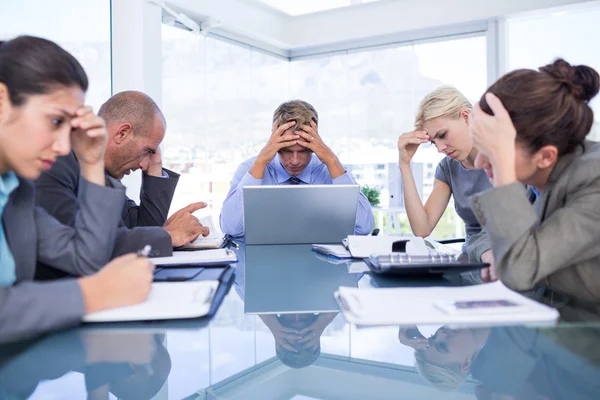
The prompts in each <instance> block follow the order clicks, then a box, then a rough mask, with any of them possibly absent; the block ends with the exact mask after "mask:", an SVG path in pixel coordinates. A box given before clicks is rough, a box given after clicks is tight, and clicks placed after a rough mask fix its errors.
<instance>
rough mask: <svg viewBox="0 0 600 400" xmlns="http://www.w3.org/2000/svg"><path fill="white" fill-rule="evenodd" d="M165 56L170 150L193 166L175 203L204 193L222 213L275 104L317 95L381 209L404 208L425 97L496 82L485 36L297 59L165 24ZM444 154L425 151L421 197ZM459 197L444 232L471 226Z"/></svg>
mask: <svg viewBox="0 0 600 400" xmlns="http://www.w3.org/2000/svg"><path fill="white" fill-rule="evenodd" d="M163 58H164V62H163V108H164V111H165V115H166V118H167V121H168V129H167V136H166V139H165V145H164V149H165V150H164V154H165V162H166V165H167V166H168V167H171V168H173V169H175V170H177V171H179V172H182V173H183V176H182V178H181V179H182V183H183V184H180V185H179V189H178V192H177V194H176V198H175V200H174V204H173V207H172V211H174V210H176V209H178V208H180V207H182V206H184V205H186V204H187V203H190V202H192V201H198V200H204V201H208V202H209V203H210V204H211V206H212V213H213V214H214V215H215V216H218V214H219V212H220V208H221V205H222V202H223V200H224V198H225V196H226V194H227V191H228V190H229V182H230V180H231V178H232V176H233V174H234V172H235V170H236V168H237V166H238V165H239V164H240V162H242V161H244V160H245V159H248V158H250V157H253V156H255V155H257V154H258V152H259V151H260V149H261V148H262V146H263V145H264V144H265V143H266V141H267V139H268V136H269V133H270V129H271V115H272V113H273V111H274V109H275V108H276V107H277V105H278V104H279V103H281V102H283V101H286V100H288V99H290V98H299V99H303V100H306V101H308V102H310V103H312V104H313V105H314V106H315V107H316V109H317V111H318V112H319V119H320V123H319V130H320V132H321V134H322V137H323V139H324V140H325V142H326V143H327V144H328V145H329V146H330V147H331V148H332V149H333V151H334V152H335V153H336V154H337V155H338V157H339V158H340V159H341V161H342V162H343V163H344V164H345V165H347V166H348V167H349V170H350V171H352V173H353V174H354V175H355V177H356V180H357V181H358V183H360V184H363V185H364V184H368V185H371V186H375V187H377V188H378V189H379V190H381V206H382V208H384V210H380V211H376V212H377V213H380V214H383V213H388V214H389V213H394V212H396V211H398V210H399V209H400V205H398V204H396V203H395V202H396V199H397V198H398V196H395V197H393V196H394V195H396V191H397V190H398V187H399V185H398V180H399V174H398V171H397V170H398V166H397V162H398V152H397V148H396V142H397V139H398V135H400V134H401V133H403V132H406V131H409V130H412V129H413V123H414V115H415V113H416V107H417V105H418V103H419V101H420V100H421V98H422V97H423V96H424V95H425V94H427V93H428V92H429V91H431V90H433V89H435V88H436V87H438V86H440V85H443V84H446V85H454V86H456V87H457V88H458V89H459V90H461V91H463V92H464V93H465V95H466V96H467V97H468V98H469V99H471V100H476V99H477V98H478V97H479V96H480V95H481V93H482V92H483V91H484V90H485V87H486V83H487V82H486V76H487V75H486V71H487V70H486V38H485V37H484V36H478V37H460V38H454V39H451V40H444V41H437V42H426V43H419V44H414V45H408V46H399V47H390V48H382V49H372V50H365V51H360V52H346V53H344V54H335V55H326V56H320V57H315V58H309V59H304V60H292V61H287V60H282V59H279V58H276V57H274V56H271V55H267V54H264V53H262V52H259V51H257V50H255V49H253V48H251V47H246V46H243V45H239V44H236V43H229V42H226V41H222V40H217V39H213V38H204V37H201V36H196V35H192V34H190V33H188V32H184V31H181V30H178V29H176V28H173V27H170V26H167V25H163ZM440 159H441V156H440V155H439V154H438V153H437V151H436V149H435V147H434V146H432V145H425V146H423V148H422V149H420V150H419V151H418V153H417V155H416V156H415V159H414V161H415V162H416V163H417V164H419V165H420V169H419V171H420V172H419V173H420V175H421V179H419V181H420V182H421V186H422V194H423V200H426V198H427V197H428V196H429V194H430V192H431V189H432V186H433V173H434V171H435V167H436V165H437V163H438V162H439V160H440ZM390 199H392V200H391V201H390ZM452 207H453V206H452V204H451V205H450V207H449V211H448V213H447V215H446V216H445V217H444V219H443V221H442V223H441V224H440V225H439V229H438V230H437V231H435V232H434V236H436V237H451V236H455V235H456V234H459V235H460V234H462V233H463V232H462V222H461V221H460V220H459V219H458V218H457V217H456V216H455V214H454V211H453V208H452ZM400 220H401V226H402V229H400V227H397V228H398V229H395V230H393V232H396V233H399V231H400V230H401V231H402V232H403V233H409V232H410V230H409V228H408V224H407V222H406V218H402V217H401V218H400ZM378 221H379V222H378V223H379V224H380V225H381V224H385V222H384V221H385V219H384V218H378ZM380 227H381V226H380ZM457 227H458V230H457Z"/></svg>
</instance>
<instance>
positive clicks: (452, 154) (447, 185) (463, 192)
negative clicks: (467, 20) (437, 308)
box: [398, 86, 496, 281]
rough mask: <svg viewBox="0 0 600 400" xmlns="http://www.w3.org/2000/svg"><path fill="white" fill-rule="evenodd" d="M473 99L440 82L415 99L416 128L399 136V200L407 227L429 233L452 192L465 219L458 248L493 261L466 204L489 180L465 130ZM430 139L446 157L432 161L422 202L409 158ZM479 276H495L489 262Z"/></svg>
mask: <svg viewBox="0 0 600 400" xmlns="http://www.w3.org/2000/svg"><path fill="white" fill-rule="evenodd" d="M471 109H472V105H471V103H470V102H469V101H468V100H467V99H466V97H465V96H464V95H463V94H462V93H461V92H459V91H458V90H457V89H455V88H453V87H448V86H442V87H440V88H438V89H436V90H434V91H433V92H431V93H430V94H428V95H427V96H425V98H424V99H423V100H422V101H421V103H420V104H419V110H418V112H417V116H416V118H415V130H414V131H412V132H407V133H403V134H402V135H400V137H399V138H398V151H399V164H400V173H401V174H402V182H403V186H404V203H405V206H406V213H407V214H408V220H409V222H410V227H411V229H412V231H413V233H414V234H415V235H416V236H421V237H425V236H429V235H430V234H431V232H432V231H433V229H434V228H435V226H436V225H437V223H438V222H439V220H440V218H441V217H442V214H443V213H444V210H446V207H447V206H448V202H449V201H450V197H451V196H453V197H454V208H455V210H456V213H457V214H458V216H459V217H460V218H461V219H462V220H463V221H464V223H465V230H466V233H467V235H466V243H465V246H463V251H464V252H467V253H468V254H469V256H470V257H471V258H474V259H477V260H481V261H484V262H488V263H490V264H491V265H493V261H494V259H493V255H492V252H491V250H490V248H491V246H490V244H489V242H488V240H487V237H486V235H484V234H481V233H480V232H481V226H480V225H479V222H478V221H477V218H476V217H475V214H474V213H473V211H472V210H471V205H470V202H469V197H470V196H471V195H474V194H476V193H480V192H482V191H485V190H488V189H490V188H491V184H490V182H489V179H488V178H487V175H486V174H485V172H484V171H483V170H480V169H475V168H474V163H475V157H476V156H477V149H476V148H475V147H474V146H473V140H472V138H471V135H470V134H469V124H468V122H469V115H470V113H471ZM427 142H431V143H433V144H435V146H436V148H437V150H438V151H439V152H440V153H444V154H445V155H446V157H445V158H444V159H443V160H442V161H441V162H440V164H439V165H438V166H437V169H436V172H435V181H434V183H433V191H432V192H431V195H430V196H429V198H428V199H427V202H426V203H425V205H423V203H422V202H421V199H420V198H419V194H418V192H417V187H416V184H415V180H414V177H413V174H412V171H411V169H410V161H411V159H412V158H413V156H414V154H415V152H416V151H417V148H418V147H419V146H420V145H421V144H423V143H427ZM481 278H482V279H483V280H484V281H489V280H495V279H496V276H495V273H494V271H493V268H490V269H485V270H483V271H482V275H481Z"/></svg>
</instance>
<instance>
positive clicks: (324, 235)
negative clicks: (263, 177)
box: [243, 185, 359, 245]
mask: <svg viewBox="0 0 600 400" xmlns="http://www.w3.org/2000/svg"><path fill="white" fill-rule="evenodd" d="M243 190H244V192H243V197H244V230H245V235H244V236H245V237H246V239H245V241H246V244H247V245H253V244H313V243H341V242H342V240H344V239H345V238H346V236H348V235H352V234H354V224H355V221H356V208H357V206H358V195H359V186H358V185H281V186H246V187H244V188H243Z"/></svg>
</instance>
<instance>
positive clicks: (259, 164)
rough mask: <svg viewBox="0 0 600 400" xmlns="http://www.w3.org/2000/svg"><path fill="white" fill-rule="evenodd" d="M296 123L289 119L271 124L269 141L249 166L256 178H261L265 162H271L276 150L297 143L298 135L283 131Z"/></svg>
mask: <svg viewBox="0 0 600 400" xmlns="http://www.w3.org/2000/svg"><path fill="white" fill-rule="evenodd" d="M295 124H296V121H289V122H287V123H285V124H283V125H277V123H274V124H273V130H272V131H271V137H270V138H269V141H268V142H267V144H266V145H265V147H263V148H262V150H261V151H260V153H258V156H257V157H256V160H255V161H254V164H252V167H251V168H250V171H249V172H250V175H252V176H253V177H254V178H256V179H262V178H263V176H264V174H265V168H266V167H267V164H268V163H270V162H271V160H272V159H273V157H275V155H276V154H277V152H278V151H279V150H281V149H283V148H284V147H289V146H293V145H295V144H297V143H298V140H299V139H300V135H298V134H297V133H285V131H287V130H288V129H290V128H291V127H292V126H294V125H295Z"/></svg>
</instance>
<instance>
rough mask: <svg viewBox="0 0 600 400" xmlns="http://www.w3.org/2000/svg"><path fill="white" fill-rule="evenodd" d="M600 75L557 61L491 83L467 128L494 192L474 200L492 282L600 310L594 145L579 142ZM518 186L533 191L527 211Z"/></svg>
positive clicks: (598, 161)
mask: <svg viewBox="0 0 600 400" xmlns="http://www.w3.org/2000/svg"><path fill="white" fill-rule="evenodd" d="M599 88H600V78H599V76H598V73H597V72H596V71H595V70H593V69H592V68H590V67H587V66H572V65H570V64H569V63H567V62H566V61H564V60H562V59H559V60H556V61H555V62H554V63H552V64H550V65H547V66H545V67H542V68H540V69H539V71H534V70H525V69H521V70H516V71H513V72H510V73H508V74H506V75H504V76H503V77H502V78H500V79H499V80H498V81H497V82H496V83H494V84H493V85H492V86H491V87H490V88H489V89H488V90H487V93H485V94H484V96H483V97H482V98H481V102H480V103H479V104H478V105H477V106H476V107H475V109H474V112H473V113H472V115H471V119H470V129H471V132H472V135H473V140H474V142H475V145H476V146H477V148H478V149H479V155H478V156H477V159H476V161H475V165H476V166H477V167H479V168H483V169H485V171H486V173H487V175H488V177H489V179H490V180H491V181H492V184H493V186H494V188H493V189H492V190H490V191H488V192H485V193H481V194H478V195H475V196H473V199H472V204H473V210H474V211H475V214H476V215H477V218H478V219H479V222H480V223H481V224H482V226H485V230H486V231H487V232H488V234H489V235H490V240H491V243H492V250H493V253H494V258H495V261H496V268H497V271H498V276H499V278H500V279H501V280H502V281H503V282H504V283H505V284H506V285H507V286H508V287H510V288H512V289H515V290H527V289H531V288H532V287H534V286H535V285H537V284H539V283H545V284H546V285H548V287H549V288H550V289H552V290H554V291H558V292H561V293H564V294H568V295H570V296H571V299H572V300H573V301H574V302H578V303H580V304H588V305H592V306H593V307H594V308H596V307H597V305H598V303H599V302H600V279H599V278H600V269H599V265H600V246H598V241H599V240H600V143H596V142H591V141H587V140H586V136H587V134H588V133H589V132H590V129H591V127H592V123H593V121H594V113H593V111H592V109H591V108H590V106H589V104H588V103H589V101H590V100H591V99H592V98H593V97H594V96H595V95H596V94H597V93H598V90H599ZM518 182H522V183H525V184H527V185H531V186H533V187H534V188H535V189H536V191H537V192H538V194H539V196H538V198H537V200H536V202H535V203H534V204H533V205H532V204H530V203H529V201H528V200H527V197H526V196H525V193H524V192H523V189H522V185H521V184H519V183H518Z"/></svg>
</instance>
